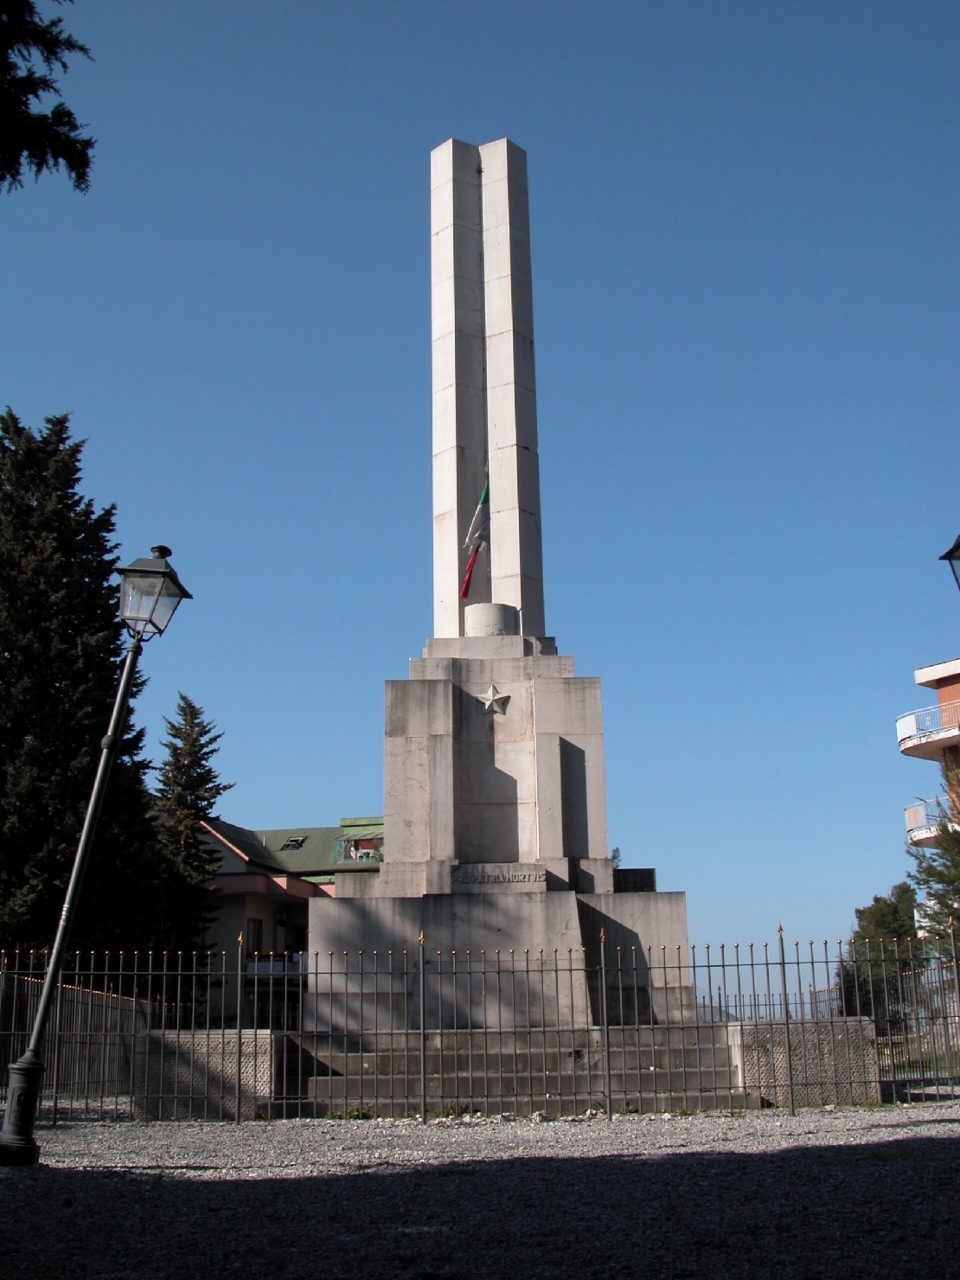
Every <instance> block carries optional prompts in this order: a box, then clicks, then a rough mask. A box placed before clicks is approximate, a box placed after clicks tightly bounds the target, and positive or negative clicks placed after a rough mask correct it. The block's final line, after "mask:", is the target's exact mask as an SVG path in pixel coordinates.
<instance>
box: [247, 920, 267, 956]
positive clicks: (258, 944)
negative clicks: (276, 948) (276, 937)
mask: <svg viewBox="0 0 960 1280" xmlns="http://www.w3.org/2000/svg"><path fill="white" fill-rule="evenodd" d="M255 951H256V952H261V951H263V921H262V920H257V919H250V920H248V921H247V954H248V955H252V954H253V953H254V952H255Z"/></svg>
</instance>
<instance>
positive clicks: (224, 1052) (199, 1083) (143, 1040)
mask: <svg viewBox="0 0 960 1280" xmlns="http://www.w3.org/2000/svg"><path fill="white" fill-rule="evenodd" d="M277 1038H278V1033H276V1032H272V1031H193V1032H191V1031H144V1032H140V1033H139V1034H138V1035H136V1036H134V1039H133V1068H134V1074H133V1080H134V1086H133V1106H134V1114H135V1115H136V1116H137V1118H138V1119H141V1120H236V1119H237V1118H238V1111H239V1119H241V1120H254V1119H256V1117H257V1114H258V1110H259V1109H260V1108H262V1107H265V1106H266V1105H267V1104H268V1103H269V1102H270V1099H271V1098H272V1096H273V1086H274V1078H275V1065H276V1060H277V1047H276V1040H277Z"/></svg>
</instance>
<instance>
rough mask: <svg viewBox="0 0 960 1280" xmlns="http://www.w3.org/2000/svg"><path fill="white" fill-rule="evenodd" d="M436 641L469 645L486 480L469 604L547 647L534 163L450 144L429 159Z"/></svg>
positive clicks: (489, 147) (518, 153)
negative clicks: (506, 610)
mask: <svg viewBox="0 0 960 1280" xmlns="http://www.w3.org/2000/svg"><path fill="white" fill-rule="evenodd" d="M431 166H432V171H431V182H432V190H431V231H432V253H431V260H432V321H433V324H432V329H433V549H434V550H433V555H434V635H435V636H436V637H456V636H463V635H464V634H465V625H464V609H465V603H466V602H465V601H464V600H461V599H460V586H461V582H462V580H463V574H464V569H465V566H466V561H467V557H468V554H469V551H470V548H469V547H467V546H465V539H466V537H467V533H468V531H469V528H470V523H471V520H472V519H473V516H474V513H475V511H476V508H477V504H478V502H479V500H480V495H481V493H482V491H483V489H484V485H485V483H486V482H487V480H488V479H489V495H490V523H489V537H488V539H487V542H486V544H485V546H484V548H483V552H482V554H481V556H480V557H479V558H478V562H477V567H476V570H475V572H474V575H473V580H472V582H471V586H470V595H469V603H470V604H483V603H493V604H496V605H506V606H510V607H511V608H513V609H516V610H517V611H518V614H519V626H518V630H519V634H521V635H525V636H543V635H544V631H545V625H544V613H543V555H542V547H541V534H540V471H539V460H538V457H537V401H536V383H535V371H534V354H533V285H532V275H531V270H530V218H529V206H528V199H527V158H526V153H525V152H524V151H523V150H522V149H521V148H520V147H518V146H516V145H515V144H514V143H512V142H510V141H509V140H508V139H506V138H501V139H499V140H498V141H496V142H489V143H487V144H485V145H484V146H480V147H476V146H473V145H471V144H469V143H464V142H458V141H456V140H455V139H450V140H449V141H448V142H445V143H444V144H443V145H442V146H440V147H438V148H437V149H436V150H435V151H434V152H433V154H432V157H431Z"/></svg>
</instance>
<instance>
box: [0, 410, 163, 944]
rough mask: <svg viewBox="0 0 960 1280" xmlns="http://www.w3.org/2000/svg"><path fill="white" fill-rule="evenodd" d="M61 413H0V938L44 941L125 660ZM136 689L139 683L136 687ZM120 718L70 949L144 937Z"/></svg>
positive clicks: (147, 869) (112, 548) (142, 825)
mask: <svg viewBox="0 0 960 1280" xmlns="http://www.w3.org/2000/svg"><path fill="white" fill-rule="evenodd" d="M82 449H83V443H82V441H74V440H71V438H70V430H69V421H68V418H67V416H66V415H62V416H60V417H54V418H48V419H47V422H46V427H45V428H44V429H43V430H41V431H38V432H37V431H34V430H32V429H31V428H30V427H26V426H23V425H22V424H21V422H20V421H19V419H18V418H17V417H16V415H15V414H14V413H12V412H11V411H10V410H8V411H7V412H6V413H5V414H2V415H0V945H3V946H15V945H20V946H29V947H43V946H49V945H50V944H51V943H52V941H53V937H54V933H55V931H56V924H57V919H58V917H59V913H60V908H61V904H62V901H63V896H64V888H65V885H66V882H67V879H68V878H69V874H70V869H71V867H72V864H73V857H74V854H75V852H76V847H77V841H78V838H79V834H80V830H81V827H82V825H83V819H84V814H85V812H86V806H87V801H88V799H89V796H90V790H91V786H92V784H93V780H94V776H95V772H96V768H97V762H98V757H99V753H100V743H101V740H102V738H103V735H104V733H105V732H106V730H107V725H108V723H109V719H110V712H111V708H112V706H113V700H114V696H115V693H116V688H117V682H118V679H119V673H120V665H121V661H122V657H123V651H124V643H123V627H122V624H121V622H120V619H119V614H118V607H117V606H118V599H119V587H118V585H117V584H116V583H115V582H114V581H113V577H114V574H115V570H116V566H117V557H116V554H115V553H116V550H117V547H116V543H115V542H114V541H113V533H114V508H113V507H112V506H111V507H105V508H102V509H100V510H97V509H96V507H95V506H94V504H93V503H92V502H91V501H90V500H89V499H86V498H84V497H83V496H82V495H81V493H80V492H79V483H80V456H81V452H82ZM135 693H136V689H135V690H134V694H135ZM141 749H142V734H141V733H140V732H137V731H135V730H134V729H133V727H132V718H131V717H130V716H129V714H128V719H127V725H126V731H125V736H124V741H123V745H122V747H121V749H120V752H119V755H118V758H117V761H116V763H115V765H114V768H113V772H112V773H111V777H110V782H109V785H108V787H107V793H106V797H105V800H104V805H103V809H102V811H101V815H100V821H99V824H98V828H97V839H96V842H95V845H94V847H93V849H92V851H91V858H90V863H89V869H88V872H87V877H86V883H85V885H84V889H83V893H82V894H81V897H80V905H79V909H78V913H77V918H76V923H75V925H74V930H73V936H72V939H71V945H72V946H75V947H77V948H86V947H118V946H127V947H135V946H138V945H139V946H147V945H149V944H150V942H151V940H152V939H151V932H152V929H153V922H152V920H151V917H150V904H151V902H152V900H153V898H154V897H155V894H154V892H153V886H152V884H151V866H152V861H153V857H152V850H153V843H154V836H153V825H152V820H151V816H150V804H149V795H148V792H147V789H146V784H145V776H144V775H145V771H146V767H147V766H146V763H145V762H144V761H143V760H142V759H141Z"/></svg>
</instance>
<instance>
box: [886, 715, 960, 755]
mask: <svg viewBox="0 0 960 1280" xmlns="http://www.w3.org/2000/svg"><path fill="white" fill-rule="evenodd" d="M897 742H898V743H899V744H900V750H901V751H902V752H903V754H904V755H905V756H917V757H919V758H920V759H921V760H939V759H940V757H941V755H942V753H943V752H944V750H945V749H946V748H947V747H954V746H960V702H945V703H943V704H938V705H937V706H935V707H923V708H922V709H921V710H920V711H911V712H909V714H907V715H905V716H901V717H900V718H899V719H898V720H897Z"/></svg>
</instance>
